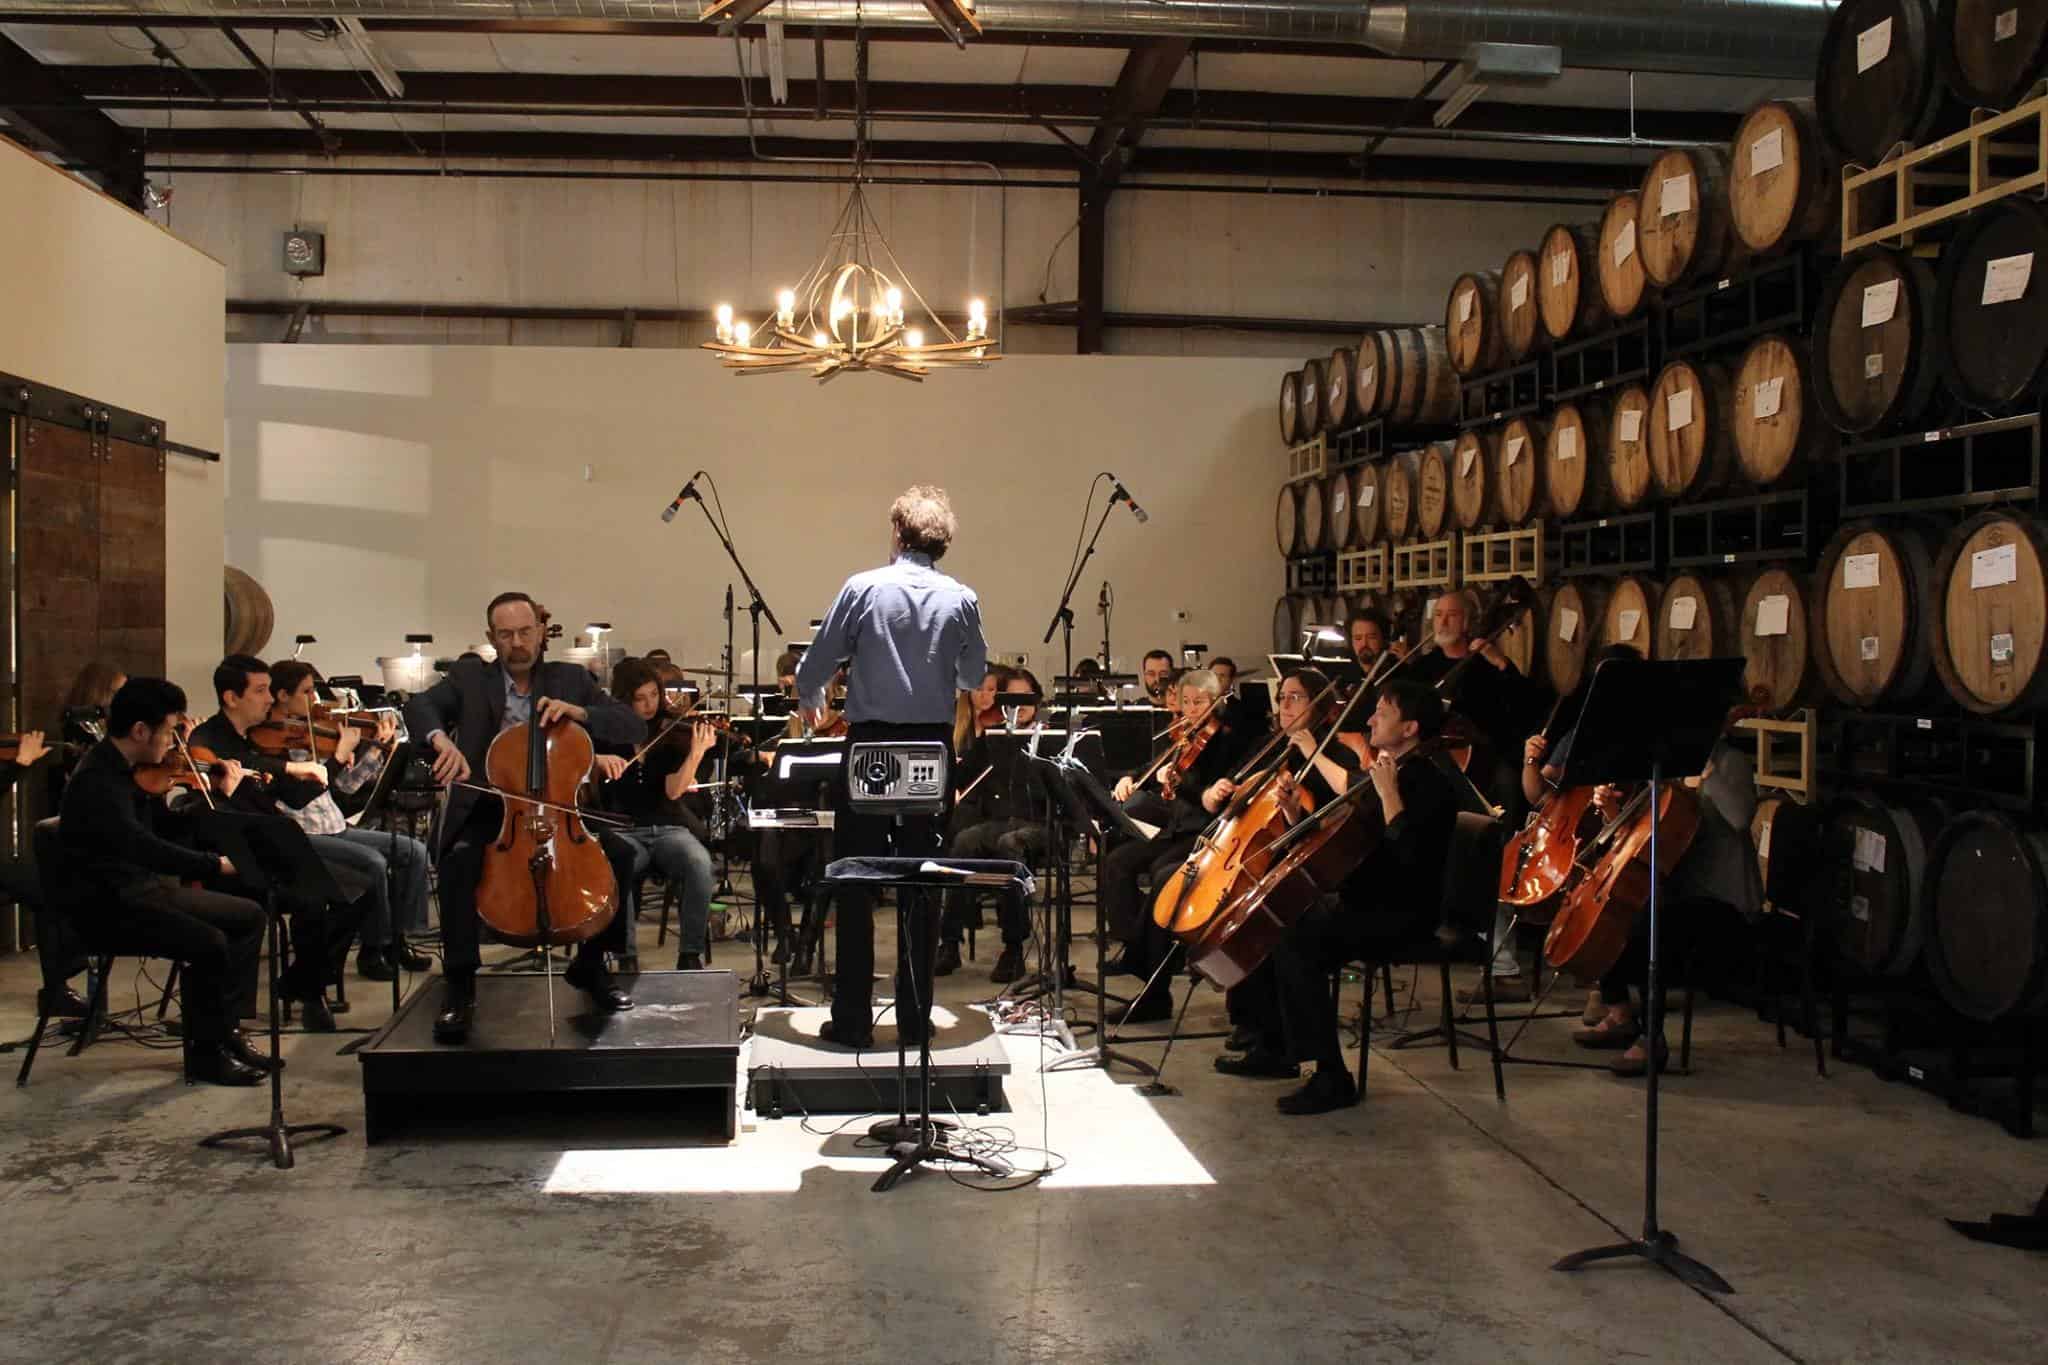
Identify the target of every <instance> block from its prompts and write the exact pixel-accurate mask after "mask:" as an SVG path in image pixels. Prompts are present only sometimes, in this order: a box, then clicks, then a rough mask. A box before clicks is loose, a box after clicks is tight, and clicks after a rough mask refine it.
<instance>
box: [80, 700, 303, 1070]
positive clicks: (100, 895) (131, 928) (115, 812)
mask: <svg viewBox="0 0 2048 1365" xmlns="http://www.w3.org/2000/svg"><path fill="white" fill-rule="evenodd" d="M184 712H185V693H184V691H183V689H181V688H180V687H178V685H177V684H176V683H171V682H166V681H165V680H164V679H162V678H130V679H128V680H127V681H126V682H125V683H123V684H122V686H121V690H120V691H118V692H116V693H115V694H114V699H113V703H112V705H111V706H109V707H108V715H107V738H105V739H103V740H101V741H99V742H98V743H97V744H95V745H94V746H93V747H92V749H91V750H90V751H88V752H87V754H86V756H85V757H84V758H83V759H82V760H81V761H80V762H79V765H78V767H77V769H76V770H75V771H74V772H73V773H72V775H71V781H70V782H69V784H68V785H67V786H66V787H65V789H64V804H63V807H62V810H61V812H60V823H59V825H58V829H59V834H60V838H61V840H62V843H63V847H64V855H65V861H66V863H67V865H68V867H69V870H70V875H71V880H72V882H73V884H74V889H75V891H76V893H77V895H78V899H77V901H76V902H75V903H74V904H72V905H69V906H67V907H64V908H65V909H67V910H68V911H69V914H70V918H71V920H72V924H73V927H74V928H75V929H76V930H77V932H78V935H79V938H80V939H81V940H83V941H84V943H85V944H86V945H87V947H89V948H90V949H92V950H94V951H97V952H107V953H135V954H143V955H147V956H151V957H167V958H171V959H172V960H174V961H176V962H179V963H181V964H182V965H183V970H182V971H181V972H180V974H179V980H180V983H181V991H182V996H181V998H182V1003H183V1013H184V1021H183V1029H184V1035H185V1076H186V1078H187V1079H188V1080H195V1081H210V1082H212V1083H213V1084H215V1085H255V1084H256V1083H257V1082H259V1081H260V1080H262V1079H263V1078H264V1076H265V1075H266V1074H267V1073H268V1071H269V1068H270V1059H269V1058H268V1057H267V1056H265V1055H264V1054H263V1053H260V1052H258V1051H257V1050H256V1049H255V1048H254V1047H253V1046H251V1044H250V1043H249V1040H248V1039H247V1038H245V1037H244V1036H243V1035H242V1032H241V1030H240V1029H239V1028H238V1027H237V1026H236V1020H237V1019H238V1018H240V1017H243V1016H245V1015H250V1016H253V1015H254V1014H255V1012H256V967H257V963H258V961H259V960H260V958H261V956H262V951H263V931H264V917H263V907H262V906H260V905H258V904H256V902H254V901H252V900H247V899H245V898H243V897H241V896H230V895H225V894H223V893H221V892H219V891H210V890H205V889H202V888H200V887H197V886H190V885H186V884H185V883H187V882H197V881H219V880H225V879H227V878H230V877H232V876H234V873H235V867H234V864H233V863H232V862H230V861H229V860H228V859H226V858H223V857H220V856H219V855H217V854H212V853H201V852H199V851H198V850H196V849H193V848H188V847H186V846H184V845H182V844H177V843H173V842H171V841H170V840H168V839H165V838H164V837H162V836H161V835H159V834H158V833H157V832H156V822H157V818H158V816H159V815H160V814H161V813H162V811H163V803H162V802H160V801H155V800H151V799H150V798H149V797H148V796H147V795H145V794H144V792H143V791H142V789H141V788H140V787H138V786H137V785H136V783H135V776H134V773H135V768H136V767H137V766H138V765H146V764H153V763H161V762H163V761H164V758H165V757H166V755H168V754H169V753H170V752H171V749H172V747H173V743H174V734H173V731H174V729H175V727H176V725H177V723H178V722H179V720H180V719H182V718H183V716H184ZM225 774H226V775H230V776H234V777H239V776H240V771H239V769H238V767H237V765H235V764H234V763H233V762H232V761H230V762H229V763H227V764H226V765H225Z"/></svg>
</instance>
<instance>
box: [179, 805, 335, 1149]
mask: <svg viewBox="0 0 2048 1365" xmlns="http://www.w3.org/2000/svg"><path fill="white" fill-rule="evenodd" d="M194 827H195V831H196V833H197V835H198V838H199V842H200V843H202V844H203V845H204V846H206V847H208V848H210V849H212V850H214V851H215V852H217V853H220V854H223V855H225V856H226V858H227V859H228V861H230V862H232V863H233V864H234V865H235V872H236V875H237V876H238V877H240V879H241V880H242V881H243V882H244V883H246V884H247V885H248V886H249V887H251V888H252V889H254V890H255V891H257V892H259V893H261V894H262V896H263V902H264V904H263V908H264V912H265V915H264V917H265V918H266V919H267V920H268V921H269V925H268V933H269V937H270V943H269V958H270V1064H271V1065H270V1121H269V1122H268V1123H266V1124H263V1125H262V1126H261V1127H256V1128H230V1129H227V1130H226V1131H224V1132H219V1133H214V1134H212V1135H211V1136H209V1137H204V1138H201V1139H200V1140H199V1145H200V1146H201V1147H220V1146H223V1145H225V1144H227V1143H230V1142H236V1141H240V1140H241V1139H244V1138H262V1139H263V1140H264V1141H265V1142H266V1143H267V1144H268V1145H269V1148H270V1160H271V1164H273V1165H274V1166H276V1167H277V1168H278V1169H279V1170H281V1171H282V1170H289V1169H290V1168H291V1167H292V1166H293V1165H294V1164H296V1159H295V1158H294V1156H293V1155H292V1139H293V1138H295V1137H299V1136H301V1135H304V1134H309V1133H310V1134H312V1135H314V1136H316V1137H319V1138H323V1139H324V1138H337V1137H340V1136H341V1135H342V1134H343V1133H346V1132H347V1131H348V1129H346V1128H344V1127H342V1126H341V1125H340V1124H338V1123H286V1122H285V1118H284V1070H283V1068H282V1066H280V1065H279V1062H278V1055H277V1054H278V1039H279V1031H280V1019H281V1011H280V1009H279V1005H278V998H277V962H278V957H279V955H280V952H281V939H280V935H279V931H278V921H279V919H281V918H282V917H283V915H284V909H283V901H284V899H285V898H286V897H287V896H292V897H297V898H298V899H300V900H304V901H308V902H312V903H315V904H327V903H330V902H332V901H334V900H336V899H338V898H339V897H340V895H341V891H340V888H339V887H337V886H335V884H334V878H333V877H332V876H330V875H329V873H328V871H327V868H326V865H325V864H323V863H322V862H321V861H320V855H319V854H318V853H316V852H314V851H313V844H312V841H311V840H310V839H308V838H307V837H306V832H305V831H304V830H302V829H300V828H299V827H298V826H297V825H296V824H294V823H293V822H292V821H291V820H289V819H287V818H286V817H284V816H282V815H249V814H244V813H242V812H239V811H223V810H214V811H208V812H205V813H204V814H202V815H200V816H199V817H198V819H197V820H196V821H195V822H194Z"/></svg>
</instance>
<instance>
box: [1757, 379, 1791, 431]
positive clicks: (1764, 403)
mask: <svg viewBox="0 0 2048 1365" xmlns="http://www.w3.org/2000/svg"><path fill="white" fill-rule="evenodd" d="M1784 401H1785V376H1784V375H1782V374H1781V375H1779V376H1778V377H1777V378H1775V379H1765V380H1761V381H1759V382H1758V384H1757V386H1756V389H1755V391H1754V392H1753V393H1752V394H1751V395H1750V403H1749V415H1750V416H1751V417H1753V418H1755V419H1756V420H1757V421H1759V422H1761V421H1762V420H1763V419H1764V418H1766V417H1776V416H1777V415H1778V409H1779V408H1780V407H1781V406H1783V404H1784Z"/></svg>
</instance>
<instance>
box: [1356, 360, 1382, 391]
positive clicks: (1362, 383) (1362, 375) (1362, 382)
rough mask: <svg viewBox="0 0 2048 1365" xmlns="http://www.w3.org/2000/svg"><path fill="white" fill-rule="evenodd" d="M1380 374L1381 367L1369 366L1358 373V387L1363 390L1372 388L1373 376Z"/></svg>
mask: <svg viewBox="0 0 2048 1365" xmlns="http://www.w3.org/2000/svg"><path fill="white" fill-rule="evenodd" d="M1378 373H1379V366H1377V365H1367V366H1366V367H1365V368H1364V369H1361V370H1360V371H1359V372H1358V387H1359V388H1361V389H1369V388H1371V387H1372V381H1373V376H1375V375H1377V374H1378Z"/></svg>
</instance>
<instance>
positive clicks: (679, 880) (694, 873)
mask: <svg viewBox="0 0 2048 1365" xmlns="http://www.w3.org/2000/svg"><path fill="white" fill-rule="evenodd" d="M603 842H604V852H605V856H606V857H607V858H609V859H610V860H611V864H612V875H613V876H614V877H616V878H618V882H619V913H620V914H622V915H624V916H625V917H626V923H627V924H628V925H629V926H630V925H631V924H632V922H633V916H635V915H636V914H638V913H639V909H640V879H641V878H642V877H644V876H646V875H647V870H648V869H649V868H650V867H651V868H653V869H654V870H655V871H656V872H657V873H659V874H660V875H661V879H662V880H663V881H665V882H667V883H668V886H669V890H670V891H671V892H673V893H674V895H675V899H676V907H677V908H676V941H677V943H678V944H679V945H680V949H679V951H681V952H685V953H702V952H703V951H704V943H705V935H706V934H707V933H708V932H709V928H710V924H711V895H712V892H713V891H715V890H716V889H717V885H718V883H717V881H716V879H715V877H714V876H713V873H712V870H711V851H710V850H709V849H707V848H705V847H704V845H702V844H701V843H698V842H697V836H696V835H694V834H692V833H690V831H688V830H687V829H684V828H683V827H682V826H681V825H647V826H641V827H636V828H634V829H620V830H607V831H606V832H605V834H604V840H603ZM628 932H629V933H630V932H631V931H630V929H629V930H628ZM629 941H630V940H629Z"/></svg>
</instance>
